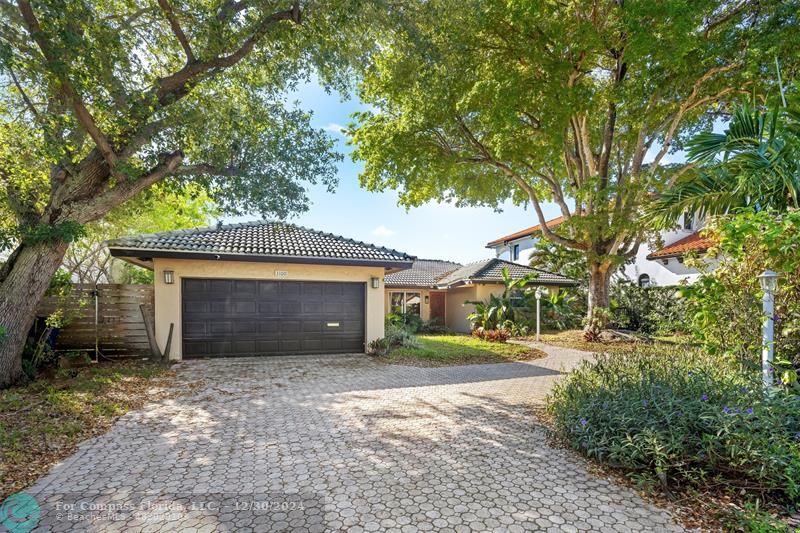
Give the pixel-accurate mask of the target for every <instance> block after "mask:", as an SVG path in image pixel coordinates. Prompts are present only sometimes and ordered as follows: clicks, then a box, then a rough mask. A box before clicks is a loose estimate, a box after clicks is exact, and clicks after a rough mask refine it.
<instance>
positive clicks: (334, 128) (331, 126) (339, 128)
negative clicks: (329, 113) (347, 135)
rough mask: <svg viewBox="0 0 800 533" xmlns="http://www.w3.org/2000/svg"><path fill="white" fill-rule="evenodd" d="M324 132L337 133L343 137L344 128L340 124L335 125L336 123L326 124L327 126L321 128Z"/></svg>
mask: <svg viewBox="0 0 800 533" xmlns="http://www.w3.org/2000/svg"><path fill="white" fill-rule="evenodd" d="M322 129H323V130H325V131H329V132H331V133H338V134H339V135H344V129H345V128H344V126H342V125H341V124H337V123H336V122H328V125H327V126H325V127H324V128H322Z"/></svg>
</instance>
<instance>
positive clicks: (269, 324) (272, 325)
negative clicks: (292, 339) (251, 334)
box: [258, 319, 281, 334]
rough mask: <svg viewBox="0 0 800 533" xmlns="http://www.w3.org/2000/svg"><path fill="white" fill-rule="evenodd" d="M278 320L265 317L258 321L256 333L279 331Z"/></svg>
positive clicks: (279, 323)
mask: <svg viewBox="0 0 800 533" xmlns="http://www.w3.org/2000/svg"><path fill="white" fill-rule="evenodd" d="M280 325H281V322H280V320H277V319H266V320H261V321H260V322H258V333H268V334H269V333H277V332H278V331H280Z"/></svg>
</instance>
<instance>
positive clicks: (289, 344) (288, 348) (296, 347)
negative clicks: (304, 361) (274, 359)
mask: <svg viewBox="0 0 800 533" xmlns="http://www.w3.org/2000/svg"><path fill="white" fill-rule="evenodd" d="M279 346H280V347H281V348H280V351H281V352H283V353H293V352H294V353H297V352H302V349H301V348H302V345H301V344H300V339H281V340H280V342H279Z"/></svg>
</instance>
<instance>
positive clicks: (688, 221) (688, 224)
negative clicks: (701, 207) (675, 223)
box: [683, 211, 694, 230]
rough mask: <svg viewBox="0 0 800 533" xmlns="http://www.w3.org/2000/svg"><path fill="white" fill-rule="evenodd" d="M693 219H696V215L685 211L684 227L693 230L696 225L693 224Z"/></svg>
mask: <svg viewBox="0 0 800 533" xmlns="http://www.w3.org/2000/svg"><path fill="white" fill-rule="evenodd" d="M693 219H694V217H693V216H692V214H691V213H690V212H688V211H686V212H685V213H683V229H685V230H691V229H692V228H693V227H694V224H693V223H694V220H693Z"/></svg>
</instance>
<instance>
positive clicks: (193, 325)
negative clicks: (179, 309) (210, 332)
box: [183, 322, 207, 335]
mask: <svg viewBox="0 0 800 533" xmlns="http://www.w3.org/2000/svg"><path fill="white" fill-rule="evenodd" d="M206 324H207V323H206V322H184V323H183V333H184V335H204V334H205V332H206Z"/></svg>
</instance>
